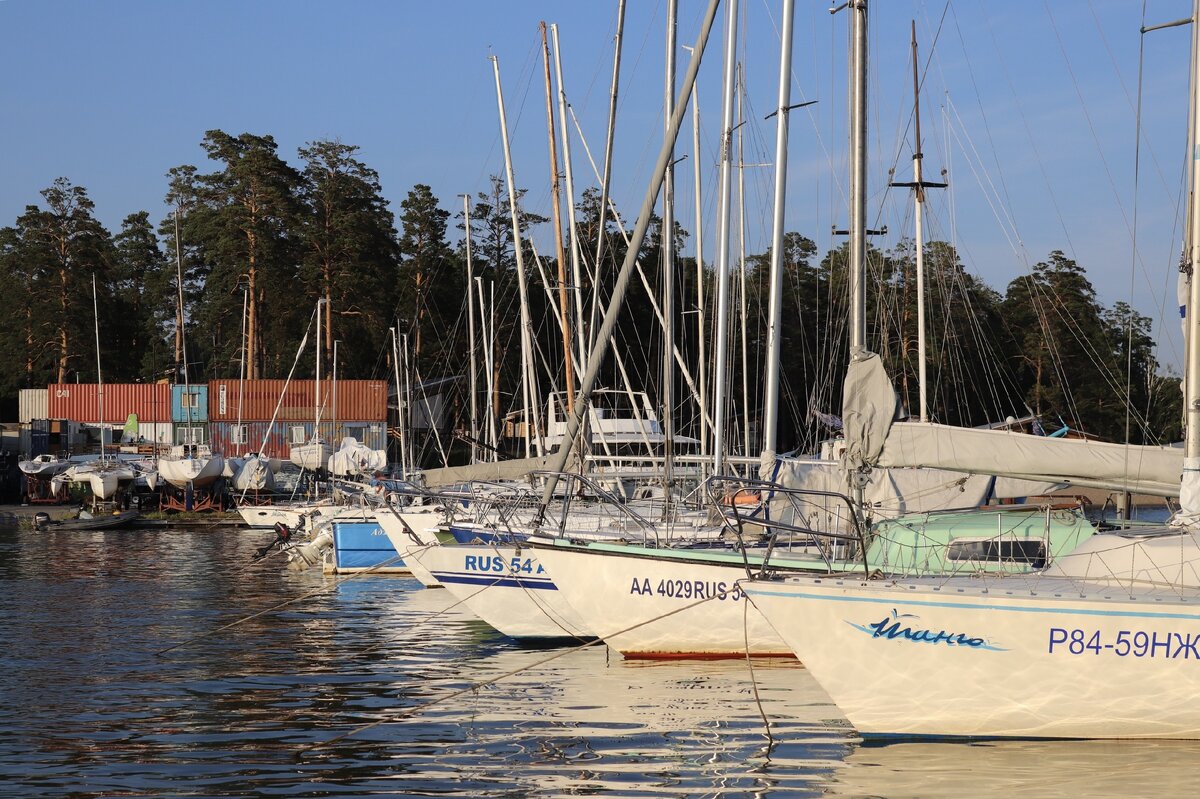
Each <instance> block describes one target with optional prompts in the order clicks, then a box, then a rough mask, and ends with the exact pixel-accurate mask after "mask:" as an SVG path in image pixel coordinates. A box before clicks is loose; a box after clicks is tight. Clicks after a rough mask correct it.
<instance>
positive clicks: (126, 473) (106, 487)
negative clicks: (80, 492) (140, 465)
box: [58, 462, 137, 500]
mask: <svg viewBox="0 0 1200 799" xmlns="http://www.w3.org/2000/svg"><path fill="white" fill-rule="evenodd" d="M136 477H137V474H136V473H135V472H134V471H133V469H131V468H129V467H128V466H123V465H121V464H118V463H115V462H112V463H103V464H98V463H96V462H90V463H84V464H79V465H76V466H72V467H71V468H70V469H68V470H67V471H65V472H63V473H62V475H61V476H60V477H59V478H58V479H60V480H69V481H72V482H76V483H86V484H87V486H88V488H90V489H91V492H92V496H94V497H95V498H96V499H100V500H107V499H112V497H113V496H114V495H115V494H116V493H117V491H118V489H120V488H121V486H122V485H123V484H125V485H127V484H129V483H132V482H133V481H134V479H135V478H136Z"/></svg>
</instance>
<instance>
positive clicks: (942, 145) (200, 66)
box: [0, 0, 1190, 363]
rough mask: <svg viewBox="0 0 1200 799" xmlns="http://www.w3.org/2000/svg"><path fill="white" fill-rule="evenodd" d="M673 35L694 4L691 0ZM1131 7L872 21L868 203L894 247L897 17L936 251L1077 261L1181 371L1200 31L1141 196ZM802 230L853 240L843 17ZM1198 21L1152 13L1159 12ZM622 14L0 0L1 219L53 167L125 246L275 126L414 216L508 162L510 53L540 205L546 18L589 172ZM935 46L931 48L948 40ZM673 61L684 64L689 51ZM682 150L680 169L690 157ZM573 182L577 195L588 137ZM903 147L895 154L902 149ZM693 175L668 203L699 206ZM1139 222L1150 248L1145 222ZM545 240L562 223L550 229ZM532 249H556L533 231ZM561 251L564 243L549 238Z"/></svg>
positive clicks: (519, 158) (1074, 5) (630, 101)
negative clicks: (1183, 230) (498, 84)
mask: <svg viewBox="0 0 1200 799" xmlns="http://www.w3.org/2000/svg"><path fill="white" fill-rule="evenodd" d="M629 5H630V8H629V10H628V13H627V19H626V41H625V52H624V62H623V73H622V84H621V93H620V98H621V102H620V109H619V118H618V123H617V125H618V131H617V140H616V163H615V171H614V179H613V192H614V196H615V198H616V200H617V202H618V203H619V204H620V206H621V208H622V209H624V212H625V215H626V217H628V218H631V217H632V216H633V215H634V213H635V212H636V208H637V205H638V204H639V203H640V199H641V196H642V194H643V193H644V191H645V182H646V171H647V169H648V168H649V167H650V166H651V165H652V163H653V161H654V157H655V155H656V153H657V148H658V145H659V140H660V137H661V126H662V121H661V109H662V94H663V88H662V77H661V75H662V63H663V53H662V49H663V40H664V20H663V17H664V15H665V2H663V0H633V2H630V4H629ZM681 5H682V6H683V8H682V9H681V11H680V29H679V37H680V41H681V42H684V43H690V42H691V41H692V40H693V39H694V38H695V35H696V31H697V28H698V23H699V18H700V15H701V13H702V10H703V8H702V5H703V4H702V3H700V2H698V0H685V1H684V2H683V3H681ZM1141 5H1142V4H1141V3H1137V2H1134V0H1053V2H1051V0H1041V1H1036V0H1013V1H1012V2H993V3H984V2H978V1H977V0H973V1H972V2H966V1H965V0H957V2H952V3H950V4H949V5H947V3H946V2H945V0H938V1H936V2H929V3H923V2H912V0H888V2H876V3H874V5H873V12H872V13H873V16H872V23H871V77H870V80H871V85H870V89H871V96H872V100H871V120H870V141H871V151H870V157H871V168H870V169H871V171H870V175H871V178H870V185H871V194H872V197H871V206H870V208H871V210H870V215H871V218H872V220H873V224H887V225H888V226H889V229H890V230H891V235H889V236H888V237H886V238H882V239H878V240H876V242H875V243H876V244H877V245H880V246H885V247H887V246H891V245H893V244H895V242H896V241H897V239H898V238H899V235H900V231H904V230H908V229H909V227H910V225H911V214H910V211H909V207H910V204H909V202H908V199H907V197H906V196H905V195H903V194H901V193H897V192H895V191H893V192H891V193H888V192H885V191H884V189H883V187H884V185H885V184H886V182H887V177H888V175H887V170H888V168H889V167H891V166H892V165H893V164H895V166H896V175H897V178H896V179H899V180H907V179H910V175H911V161H910V153H911V145H910V144H909V143H908V142H907V141H906V140H905V139H904V136H905V134H906V131H907V129H908V124H907V123H908V115H909V111H910V107H911V78H910V76H909V72H908V69H909V66H908V58H909V55H908V39H909V21H910V20H911V19H916V21H917V30H918V37H919V39H920V44H921V51H922V61H924V60H925V59H926V58H927V57H929V54H930V50H931V43H932V42H933V41H934V38H935V36H936V39H937V42H936V47H935V48H933V56H932V61H931V64H930V69H929V72H928V76H927V78H926V83H925V89H924V96H923V100H922V102H923V129H924V130H923V132H924V135H925V138H926V144H925V148H924V149H925V153H926V160H925V163H926V170H927V177H930V178H932V176H933V175H934V174H936V172H937V171H938V170H940V169H941V168H942V167H947V168H948V171H949V177H950V182H951V184H952V190H951V191H949V192H936V193H934V194H933V196H932V197H931V203H930V206H929V208H930V212H929V217H930V219H929V223H928V227H929V229H930V235H931V236H935V237H937V238H943V239H951V240H953V241H954V242H955V243H957V244H958V246H959V247H960V249H961V251H962V253H963V256H964V259H965V261H966V262H967V265H968V268H969V269H970V270H971V271H972V272H974V273H975V274H977V275H979V276H980V277H981V278H983V279H984V280H985V281H986V282H988V283H989V284H990V285H992V286H993V287H995V288H997V289H1000V290H1003V289H1004V287H1005V286H1006V285H1007V283H1008V281H1009V280H1011V279H1012V278H1013V277H1014V276H1016V275H1018V274H1022V273H1024V272H1025V271H1027V270H1028V268H1029V267H1030V266H1031V265H1032V264H1033V263H1035V262H1037V261H1038V260H1041V259H1044V258H1045V257H1046V255H1047V254H1048V253H1049V251H1050V250H1053V249H1062V250H1064V251H1066V252H1067V254H1068V255H1069V256H1071V257H1074V258H1076V259H1077V260H1079V261H1080V263H1082V264H1083V265H1084V266H1086V267H1087V269H1088V271H1089V274H1090V276H1091V278H1092V280H1093V282H1094V283H1095V285H1096V287H1097V289H1098V291H1099V294H1100V299H1101V300H1102V301H1103V302H1105V303H1106V304H1112V303H1113V302H1115V301H1118V300H1125V301H1130V300H1132V302H1133V304H1134V306H1135V307H1137V308H1138V309H1139V310H1140V311H1141V312H1143V313H1145V314H1147V315H1149V316H1151V317H1152V318H1153V319H1154V322H1155V334H1156V337H1158V338H1159V339H1160V341H1161V342H1162V350H1161V352H1160V357H1161V359H1162V360H1163V361H1165V362H1168V363H1178V362H1179V344H1178V340H1179V334H1178V323H1177V316H1176V315H1175V311H1174V308H1175V306H1176V301H1175V298H1174V279H1175V273H1174V266H1175V263H1176V261H1177V257H1178V255H1177V254H1178V250H1179V246H1180V245H1179V241H1180V229H1179V227H1180V224H1181V222H1180V209H1179V204H1180V202H1181V197H1182V194H1181V186H1182V175H1183V163H1184V159H1183V155H1184V153H1183V150H1184V125H1185V121H1186V112H1187V75H1186V68H1187V59H1188V54H1187V50H1188V46H1189V31H1188V28H1186V27H1184V28H1176V29H1172V30H1167V31H1161V32H1157V33H1153V34H1150V35H1149V36H1148V37H1147V39H1146V51H1145V61H1144V64H1145V67H1144V79H1143V80H1144V88H1143V96H1142V125H1143V136H1142V150H1141V170H1140V176H1139V178H1138V181H1137V188H1136V191H1135V181H1134V157H1135V148H1134V140H1135V135H1134V131H1135V112H1134V107H1135V104H1136V102H1137V79H1138V65H1139V61H1138V48H1139V39H1140V37H1139V33H1138V29H1139V26H1140V25H1141V24H1142V19H1141ZM797 6H798V8H797V13H796V45H795V56H794V60H793V74H794V81H795V83H794V88H793V98H794V101H799V100H801V99H815V100H818V101H819V102H818V104H817V105H815V106H813V107H812V108H811V109H810V110H806V111H802V112H797V113H796V114H794V115H793V124H792V137H791V159H790V172H789V178H790V179H789V203H788V214H787V218H788V227H789V229H793V230H797V231H800V232H802V233H804V234H806V235H808V236H810V237H812V238H814V239H815V240H816V241H817V243H818V245H819V246H820V247H821V248H822V249H825V248H828V247H831V246H835V245H836V244H837V240H836V239H834V238H833V237H832V236H831V235H830V233H829V231H830V228H831V227H832V225H833V224H835V223H836V224H838V225H842V224H844V222H845V211H844V186H845V183H846V181H845V171H846V166H845V163H846V154H845V149H846V148H845V116H846V108H845V76H844V73H845V68H846V55H845V49H846V42H847V35H846V20H845V15H844V14H839V15H836V16H831V15H830V14H829V11H828V7H829V4H826V3H818V2H807V1H806V2H800V3H797ZM779 7H780V3H779V2H777V0H744V2H743V3H742V9H743V14H744V19H745V27H744V35H743V37H742V39H743V43H744V50H743V59H744V61H745V73H746V84H747V92H746V93H747V114H746V115H747V117H748V118H749V122H748V123H747V125H746V126H745V128H744V130H745V141H746V161H747V162H748V163H761V162H764V161H768V160H770V159H771V157H772V148H773V141H774V131H773V126H772V123H771V122H768V121H764V120H763V117H764V116H765V115H766V114H767V113H768V112H769V111H770V110H771V109H772V107H773V105H774V101H775V94H776V85H775V84H776V74H777V68H778V66H777V64H778V33H777V29H778V16H779V13H780V8H779ZM1189 13H1190V3H1188V2H1186V0H1150V2H1149V6H1148V12H1147V18H1148V19H1147V21H1148V22H1150V23H1156V22H1165V21H1170V20H1175V19H1179V18H1181V17H1185V16H1187V15H1188V14H1189ZM615 18H616V4H615V3H608V2H605V3H602V2H597V1H596V0H591V1H590V2H570V3H568V2H561V0H560V2H539V1H537V0H527V1H526V2H504V3H497V2H457V3H453V2H401V1H400V0H388V1H384V0H358V1H354V2H351V1H348V0H341V1H340V2H334V1H333V0H257V1H256V2H248V1H247V0H239V1H233V0H204V2H201V1H200V0H172V2H162V0H153V1H151V0H108V1H107V2H84V0H7V1H6V2H0V66H2V74H3V75H4V76H5V79H4V80H3V81H0V107H2V108H4V110H5V117H6V119H5V124H4V125H3V126H0V144H2V145H3V146H2V147H0V152H2V153H3V157H2V158H0V186H2V187H3V190H2V191H0V224H10V223H11V221H12V220H13V219H15V218H16V216H17V215H18V214H19V213H20V212H21V210H22V209H23V207H24V206H25V205H26V204H29V203H36V202H38V201H39V200H40V197H39V196H38V191H39V190H40V189H42V188H44V187H46V186H48V185H49V184H50V183H51V182H52V181H53V180H54V179H55V178H56V177H59V176H66V177H68V178H70V179H71V180H72V181H73V182H75V183H76V184H79V185H82V186H85V187H86V188H87V189H88V191H89V193H90V194H91V197H92V199H93V200H94V201H95V203H96V206H97V214H98V216H99V218H100V219H101V220H102V221H103V222H104V223H105V224H106V225H107V226H108V227H109V228H110V229H113V230H116V229H117V228H118V227H119V224H120V221H121V219H122V218H123V217H124V216H125V215H126V214H128V213H130V212H133V211H136V210H141V209H147V210H149V211H150V212H151V214H152V216H153V217H154V218H161V217H162V216H164V215H165V214H166V213H167V209H166V208H165V206H164V205H163V196H164V194H165V191H166V179H165V177H164V174H165V173H166V171H167V170H168V169H169V168H171V167H172V166H176V165H179V164H184V163H193V164H197V165H199V166H200V167H201V168H202V169H207V168H208V166H207V165H206V164H205V163H203V162H202V161H201V159H202V158H203V153H202V151H201V150H200V147H199V142H200V140H201V138H202V137H203V134H204V131H206V130H208V129H211V128H221V129H223V130H225V131H227V132H230V133H234V134H236V133H240V132H243V131H251V132H254V133H269V134H271V135H273V136H275V138H276V139H277V141H278V142H279V144H280V152H281V154H282V155H283V156H284V157H286V158H288V159H289V160H292V161H293V162H294V161H295V160H296V155H295V153H296V149H297V148H298V147H300V146H302V145H303V144H304V143H305V142H307V141H311V140H313V139H317V138H339V139H341V140H342V141H344V142H346V143H350V144H356V145H359V146H361V148H362V158H363V159H364V160H365V161H366V162H367V163H368V164H370V165H371V166H373V167H374V168H376V169H377V170H378V171H379V173H380V176H381V179H382V181H383V186H384V190H385V193H386V195H387V196H388V198H389V199H390V200H391V201H392V202H393V203H394V204H398V203H399V201H400V200H402V199H403V197H404V195H405V194H406V193H407V191H408V189H409V188H411V186H412V185H413V184H415V183H427V184H429V185H431V186H432V187H433V190H434V193H435V194H436V195H437V196H438V197H439V198H440V199H441V201H442V205H443V207H445V208H447V209H450V210H452V211H457V210H458V209H459V208H460V207H461V201H460V200H458V199H457V198H456V196H455V195H457V194H460V193H463V192H476V191H479V190H482V189H484V188H485V187H486V184H487V177H488V175H490V174H501V173H502V172H503V161H502V155H501V151H500V147H499V136H498V126H497V121H496V101H495V94H494V88H493V78H492V72H491V65H490V62H489V61H488V58H487V57H488V55H490V54H494V55H496V56H498V57H499V59H500V66H501V70H502V77H503V80H504V90H505V99H506V101H507V104H508V114H509V125H510V135H511V137H512V141H513V152H514V160H515V168H516V175H517V183H518V184H519V185H521V186H524V187H527V188H528V189H529V194H528V196H527V203H528V205H529V206H530V208H531V209H532V210H535V211H542V212H546V211H547V206H548V201H549V187H548V183H549V180H548V166H547V155H546V147H547V145H546V136H545V129H544V125H545V117H544V109H543V95H542V91H543V89H542V84H541V60H540V58H541V56H540V42H539V39H538V22H539V21H540V20H546V21H547V22H557V23H558V25H559V29H560V38H561V41H562V44H563V48H564V65H563V67H564V73H565V83H566V88H567V93H568V96H569V98H570V99H571V102H572V104H573V107H574V109H575V112H576V114H577V116H578V117H579V122H580V125H581V126H582V128H583V132H584V135H585V136H586V137H587V140H588V144H589V146H590V147H591V148H592V150H593V152H594V153H595V155H596V158H597V159H599V157H600V152H601V150H602V147H603V135H604V126H605V117H606V113H607V99H608V98H607V92H608V82H609V77H610V74H611V68H612V67H611V57H612V36H613V33H614V30H615ZM939 31H940V32H939ZM719 37H720V31H719V30H715V31H714V42H713V44H712V46H711V47H710V50H709V52H708V54H707V55H706V57H705V61H704V66H703V69H702V71H701V76H700V81H701V97H700V107H701V113H702V115H703V119H704V121H703V127H704V130H703V133H702V148H701V149H702V150H703V152H702V154H701V158H700V162H701V165H702V169H703V174H704V179H705V193H706V196H705V206H706V209H707V213H706V215H707V217H708V221H706V223H705V224H706V226H707V233H706V238H707V240H708V244H707V246H706V252H707V253H712V252H713V249H714V248H713V245H712V231H713V230H715V224H714V222H713V219H712V217H713V213H714V203H713V200H714V198H715V194H716V163H715V162H716V147H715V144H716V142H717V140H718V137H719V133H718V126H719V119H718V116H719V109H720V98H719V89H720V70H721V64H720V60H721V59H720V39H719ZM686 55H687V54H686V53H681V54H680V59H681V62H680V73H681V74H682V70H683V63H684V62H683V59H685V58H686ZM689 142H690V133H686V132H685V138H684V141H683V144H682V145H681V148H680V149H681V151H683V152H686V151H687V150H689V149H690V144H689ZM572 147H573V150H574V161H575V172H576V183H577V188H579V189H581V188H582V187H584V186H587V185H590V184H591V183H594V180H588V179H587V178H588V176H589V175H588V170H589V167H588V164H587V160H586V156H585V155H584V153H583V147H582V146H581V145H580V143H579V142H578V140H576V141H574V142H573V143H572ZM897 156H899V157H898V158H897ZM691 164H692V158H691V156H690V155H689V160H687V161H684V162H683V164H681V166H680V169H681V170H682V172H681V175H680V181H679V189H678V195H679V202H680V203H681V207H682V208H685V209H689V210H688V211H687V212H686V215H685V217H684V218H683V220H682V222H683V224H684V226H685V227H686V228H688V229H692V228H693V227H694V225H693V223H692V219H691V216H690V208H691V203H692V195H691V172H690V170H691V168H692V167H691ZM770 180H771V178H770V174H769V170H767V169H764V168H761V167H749V168H747V170H746V185H747V190H746V203H747V209H748V210H747V219H748V221H747V248H748V250H749V251H750V252H759V251H762V250H763V249H765V246H766V242H767V241H768V239H769V236H770V230H769V217H770V201H771V196H770V194H771V192H770V186H771V182H770ZM1135 210H1136V215H1137V226H1136V240H1137V257H1135V255H1134V243H1133V240H1134V237H1133V234H1132V231H1133V219H1134V213H1135ZM547 232H548V231H547ZM540 235H541V236H542V238H543V239H544V238H545V236H546V232H543V233H541V234H540ZM544 247H545V249H549V247H548V245H544Z"/></svg>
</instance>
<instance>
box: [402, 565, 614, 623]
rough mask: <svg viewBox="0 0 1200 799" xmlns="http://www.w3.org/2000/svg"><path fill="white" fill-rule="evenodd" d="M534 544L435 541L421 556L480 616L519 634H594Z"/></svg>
mask: <svg viewBox="0 0 1200 799" xmlns="http://www.w3.org/2000/svg"><path fill="white" fill-rule="evenodd" d="M537 554H538V553H537V552H535V551H534V550H533V549H530V548H528V547H522V548H521V549H520V551H518V550H517V548H516V547H514V546H510V545H501V544H495V545H493V544H487V545H483V546H444V547H430V548H429V549H427V550H426V551H425V552H424V553H422V554H421V555H420V562H421V563H422V564H423V565H425V566H426V567H428V568H429V570H430V571H431V572H433V576H434V577H436V578H437V580H438V582H440V583H441V584H442V585H444V586H445V587H446V590H447V591H449V592H450V593H451V594H452V595H453V596H454V597H455V598H456V599H458V600H459V601H460V602H462V603H463V604H464V605H466V606H467V608H468V609H469V610H470V611H471V612H472V613H474V614H475V615H476V616H478V617H479V618H481V619H483V620H484V621H486V622H487V623H488V624H490V625H491V626H493V627H495V628H496V629H497V630H499V631H500V632H502V633H504V634H505V635H508V636H511V637H513V638H527V639H528V638H590V637H593V636H594V635H595V633H593V632H590V631H589V630H588V629H587V628H586V627H585V626H584V624H583V621H582V619H580V618H579V616H578V614H576V613H575V611H574V609H572V608H571V606H570V605H568V604H567V601H566V600H565V599H564V598H563V595H562V593H561V592H560V591H559V590H558V589H557V587H556V586H555V584H554V582H553V581H552V580H551V579H550V576H549V575H548V574H547V572H546V569H544V568H543V567H542V565H541V564H540V563H539V562H538V558H537Z"/></svg>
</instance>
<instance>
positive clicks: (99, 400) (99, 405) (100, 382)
mask: <svg viewBox="0 0 1200 799" xmlns="http://www.w3.org/2000/svg"><path fill="white" fill-rule="evenodd" d="M92 313H93V314H94V315H95V319H96V412H97V413H98V414H99V415H100V462H101V463H103V462H104V378H103V377H102V376H101V374H100V301H99V300H97V299H96V273H95V272H92Z"/></svg>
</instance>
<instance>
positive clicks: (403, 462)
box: [388, 327, 408, 477]
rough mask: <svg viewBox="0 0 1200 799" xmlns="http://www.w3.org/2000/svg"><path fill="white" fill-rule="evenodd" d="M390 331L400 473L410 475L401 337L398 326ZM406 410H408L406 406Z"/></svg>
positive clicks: (404, 475)
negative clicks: (402, 390)
mask: <svg viewBox="0 0 1200 799" xmlns="http://www.w3.org/2000/svg"><path fill="white" fill-rule="evenodd" d="M388 332H389V333H391V334H392V366H393V368H394V370H395V373H396V424H397V425H398V426H399V427H400V473H401V476H402V477H407V476H408V430H407V428H408V425H407V424H405V420H404V413H403V412H402V411H401V410H400V409H401V408H402V407H404V395H403V394H402V393H401V390H400V337H399V336H397V335H396V328H394V327H389V328H388ZM405 410H408V409H407V408H406V407H405Z"/></svg>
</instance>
